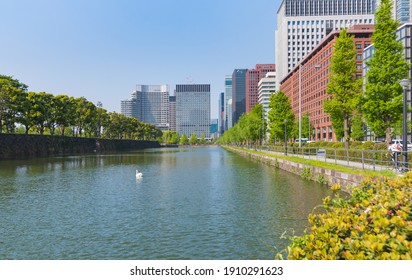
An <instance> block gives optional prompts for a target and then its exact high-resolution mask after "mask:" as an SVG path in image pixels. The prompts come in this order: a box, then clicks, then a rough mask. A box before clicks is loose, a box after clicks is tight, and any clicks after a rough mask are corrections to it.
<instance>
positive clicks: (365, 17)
mask: <svg viewBox="0 0 412 280" xmlns="http://www.w3.org/2000/svg"><path fill="white" fill-rule="evenodd" d="M377 2H378V0H284V1H283V2H282V4H281V5H280V7H279V10H278V12H277V30H276V32H275V57H276V75H277V80H276V82H277V86H279V85H280V81H281V80H283V79H284V78H285V76H286V75H287V74H288V73H289V72H290V71H291V70H292V69H293V68H294V67H295V66H296V65H298V64H299V62H300V61H301V60H302V59H303V58H304V57H305V56H306V55H308V54H309V53H310V52H311V51H312V50H313V49H314V48H315V47H316V46H317V45H318V44H319V43H320V42H321V41H322V40H323V39H324V38H325V37H326V35H328V34H329V33H330V32H331V31H333V30H340V29H342V28H347V27H350V26H353V25H355V24H373V23H374V12H375V10H376V4H377Z"/></svg>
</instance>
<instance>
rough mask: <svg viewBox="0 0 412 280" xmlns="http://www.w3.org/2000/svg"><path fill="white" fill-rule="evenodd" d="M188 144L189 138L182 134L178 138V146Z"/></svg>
mask: <svg viewBox="0 0 412 280" xmlns="http://www.w3.org/2000/svg"><path fill="white" fill-rule="evenodd" d="M187 143H189V138H187V136H186V134H182V136H181V137H180V145H186V144H187Z"/></svg>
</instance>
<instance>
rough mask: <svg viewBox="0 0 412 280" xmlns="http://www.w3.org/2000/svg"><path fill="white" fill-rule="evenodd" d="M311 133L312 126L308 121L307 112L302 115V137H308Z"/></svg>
mask: <svg viewBox="0 0 412 280" xmlns="http://www.w3.org/2000/svg"><path fill="white" fill-rule="evenodd" d="M312 134H313V126H312V124H311V123H310V116H309V113H307V114H304V115H303V116H302V137H306V138H308V139H310V138H311V136H312Z"/></svg>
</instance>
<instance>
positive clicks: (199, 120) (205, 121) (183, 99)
mask: <svg viewBox="0 0 412 280" xmlns="http://www.w3.org/2000/svg"><path fill="white" fill-rule="evenodd" d="M175 93H176V94H175V95H176V131H177V132H178V133H179V135H183V134H185V135H186V136H187V137H190V136H191V135H192V134H193V133H196V136H197V137H198V138H200V137H201V136H202V134H204V136H205V138H210V85H206V84H203V85H199V84H190V85H176V91H175Z"/></svg>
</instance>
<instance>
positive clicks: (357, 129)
mask: <svg viewBox="0 0 412 280" xmlns="http://www.w3.org/2000/svg"><path fill="white" fill-rule="evenodd" d="M351 128H352V131H351V137H352V139H353V140H361V139H362V137H363V136H364V131H363V122H362V116H361V115H355V116H353V118H352V125H351Z"/></svg>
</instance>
